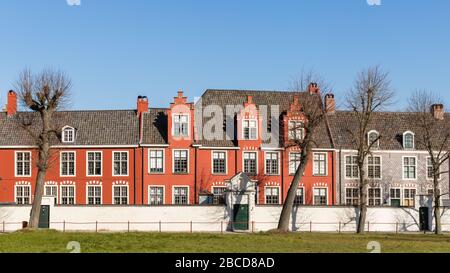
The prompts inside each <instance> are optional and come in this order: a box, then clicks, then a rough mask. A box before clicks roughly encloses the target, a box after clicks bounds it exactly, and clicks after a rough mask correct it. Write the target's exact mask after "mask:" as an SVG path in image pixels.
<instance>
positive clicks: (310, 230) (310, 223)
mask: <svg viewBox="0 0 450 273" xmlns="http://www.w3.org/2000/svg"><path fill="white" fill-rule="evenodd" d="M309 232H312V221H309Z"/></svg>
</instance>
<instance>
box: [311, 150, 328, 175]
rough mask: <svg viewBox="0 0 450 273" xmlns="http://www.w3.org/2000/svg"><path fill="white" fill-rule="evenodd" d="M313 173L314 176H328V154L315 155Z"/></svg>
mask: <svg viewBox="0 0 450 273" xmlns="http://www.w3.org/2000/svg"><path fill="white" fill-rule="evenodd" d="M313 173H314V175H327V154H324V153H315V154H314V166H313Z"/></svg>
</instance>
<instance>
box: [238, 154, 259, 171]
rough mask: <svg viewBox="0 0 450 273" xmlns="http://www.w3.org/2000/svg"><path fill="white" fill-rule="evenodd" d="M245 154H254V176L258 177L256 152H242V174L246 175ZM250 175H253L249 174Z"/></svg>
mask: <svg viewBox="0 0 450 273" xmlns="http://www.w3.org/2000/svg"><path fill="white" fill-rule="evenodd" d="M247 153H250V154H251V153H253V154H255V155H256V157H255V159H256V166H255V168H256V170H255V171H256V172H255V174H254V175H258V173H259V171H258V161H259V160H258V157H259V153H258V151H243V152H242V172H243V173H246V172H245V154H247ZM251 175H253V174H251Z"/></svg>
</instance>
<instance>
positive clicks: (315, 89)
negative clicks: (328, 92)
mask: <svg viewBox="0 0 450 273" xmlns="http://www.w3.org/2000/svg"><path fill="white" fill-rule="evenodd" d="M308 91H309V93H310V94H319V93H320V89H319V86H318V85H317V83H315V82H312V83H310V84H309V88H308Z"/></svg>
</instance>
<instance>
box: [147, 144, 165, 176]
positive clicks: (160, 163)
mask: <svg viewBox="0 0 450 273" xmlns="http://www.w3.org/2000/svg"><path fill="white" fill-rule="evenodd" d="M148 154H149V160H148V162H149V167H148V170H149V173H164V151H163V150H150V151H149V153H148Z"/></svg>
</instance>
